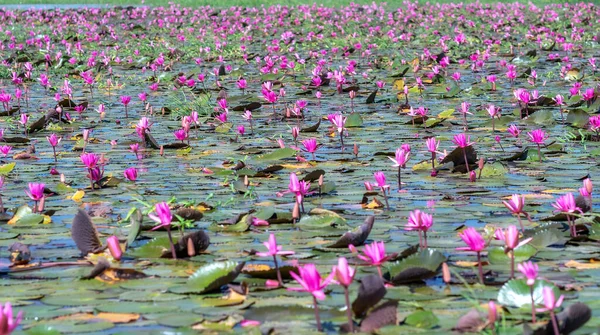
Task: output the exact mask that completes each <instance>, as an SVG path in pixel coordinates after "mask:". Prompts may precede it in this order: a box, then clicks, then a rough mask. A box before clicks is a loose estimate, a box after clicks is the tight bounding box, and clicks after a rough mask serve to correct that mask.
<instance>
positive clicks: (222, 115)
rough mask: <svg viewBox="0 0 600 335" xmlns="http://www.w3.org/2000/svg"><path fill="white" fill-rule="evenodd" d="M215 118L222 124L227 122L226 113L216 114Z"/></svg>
mask: <svg viewBox="0 0 600 335" xmlns="http://www.w3.org/2000/svg"><path fill="white" fill-rule="evenodd" d="M215 118H216V119H217V120H219V121H221V122H222V123H225V122H227V113H226V112H223V113H221V114H218V115H217V116H215Z"/></svg>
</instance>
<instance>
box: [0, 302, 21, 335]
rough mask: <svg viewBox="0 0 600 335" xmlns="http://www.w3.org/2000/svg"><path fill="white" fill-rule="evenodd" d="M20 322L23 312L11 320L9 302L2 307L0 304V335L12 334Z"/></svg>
mask: <svg viewBox="0 0 600 335" xmlns="http://www.w3.org/2000/svg"><path fill="white" fill-rule="evenodd" d="M21 320H23V311H20V312H19V313H18V314H17V317H16V318H13V311H12V306H11V305H10V302H7V303H6V304H4V306H2V304H0V335H9V334H10V333H12V332H13V331H14V330H15V329H16V328H17V326H18V325H19V324H20V323H21Z"/></svg>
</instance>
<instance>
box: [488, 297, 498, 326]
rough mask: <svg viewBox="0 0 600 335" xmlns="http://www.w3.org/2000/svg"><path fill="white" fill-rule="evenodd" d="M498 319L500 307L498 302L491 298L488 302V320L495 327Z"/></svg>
mask: <svg viewBox="0 0 600 335" xmlns="http://www.w3.org/2000/svg"><path fill="white" fill-rule="evenodd" d="M497 319H498V308H497V306H496V304H495V303H494V302H493V301H491V300H490V302H489V303H488V322H489V324H490V325H491V326H492V327H494V324H495V323H496V320H497Z"/></svg>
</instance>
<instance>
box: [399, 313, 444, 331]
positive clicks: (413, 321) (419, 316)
mask: <svg viewBox="0 0 600 335" xmlns="http://www.w3.org/2000/svg"><path fill="white" fill-rule="evenodd" d="M439 322H440V320H439V319H438V318H437V316H435V314H433V312H432V311H423V310H421V311H416V312H414V313H412V314H410V315H409V316H407V317H406V319H405V320H404V323H405V324H407V325H409V326H413V327H417V328H422V329H431V328H433V327H435V326H437V325H438V323H439Z"/></svg>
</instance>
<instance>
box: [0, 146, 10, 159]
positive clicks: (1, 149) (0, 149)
mask: <svg viewBox="0 0 600 335" xmlns="http://www.w3.org/2000/svg"><path fill="white" fill-rule="evenodd" d="M12 148H13V147H11V146H10V145H2V146H0V153H2V155H4V157H6V156H8V154H9V153H10V151H11V150H12Z"/></svg>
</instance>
